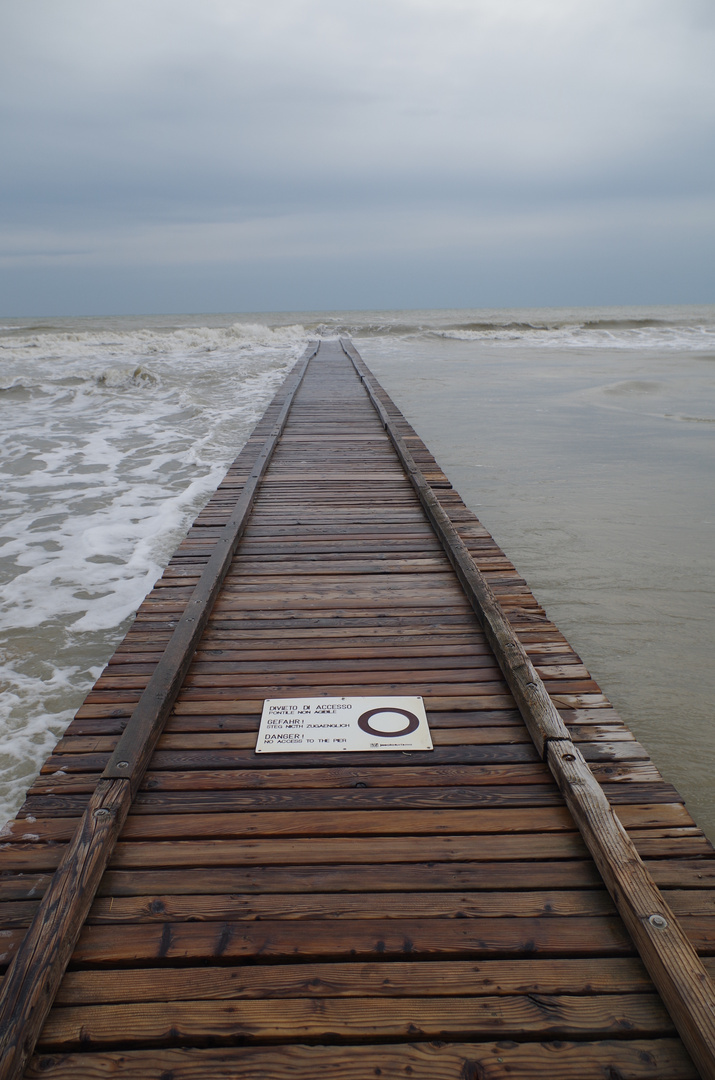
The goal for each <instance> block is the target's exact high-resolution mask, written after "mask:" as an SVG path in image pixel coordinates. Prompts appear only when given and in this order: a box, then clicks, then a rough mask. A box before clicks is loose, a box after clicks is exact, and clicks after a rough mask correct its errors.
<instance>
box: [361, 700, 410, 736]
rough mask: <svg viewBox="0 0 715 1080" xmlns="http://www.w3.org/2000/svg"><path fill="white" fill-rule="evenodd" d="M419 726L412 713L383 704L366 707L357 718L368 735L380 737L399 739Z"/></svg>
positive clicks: (362, 729)
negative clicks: (371, 707) (374, 707)
mask: <svg viewBox="0 0 715 1080" xmlns="http://www.w3.org/2000/svg"><path fill="white" fill-rule="evenodd" d="M405 720H406V721H407V723H405ZM419 726H420V722H419V719H418V718H417V717H416V716H415V714H414V713H412V712H409V711H408V710H407V709H392V708H390V707H389V706H385V705H383V706H381V707H380V708H379V709H368V711H367V712H364V713H363V714H362V716H361V717H360V718H359V719H358V727H359V728H360V730H361V731H365V732H367V734H368V735H377V736H378V737H379V738H381V739H399V738H401V737H402V736H403V735H411V734H412V732H413V731H416V730H417V728H418V727H419Z"/></svg>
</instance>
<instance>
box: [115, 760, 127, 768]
mask: <svg viewBox="0 0 715 1080" xmlns="http://www.w3.org/2000/svg"><path fill="white" fill-rule="evenodd" d="M117 768H118V769H128V768H129V762H128V761H118V762H117Z"/></svg>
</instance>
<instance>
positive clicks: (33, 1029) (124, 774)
mask: <svg viewBox="0 0 715 1080" xmlns="http://www.w3.org/2000/svg"><path fill="white" fill-rule="evenodd" d="M319 347H320V345H319V343H315V344H313V345H311V346H309V347H308V349H307V350H306V352H305V353H304V355H303V356H302V357H301V359H300V360H299V361H298V363H297V364H296V366H295V367H294V368H293V371H292V372H291V374H290V375H289V376H288V379H287V380H286V383H285V384H284V388H285V394H284V400H283V405H282V408H281V411H280V413H279V415H278V418H277V419H276V422H275V424H274V425H273V427H272V429H271V432H270V434H269V435H268V437H267V438H266V440H265V442H264V443H263V446H262V447H261V450H260V452H259V454H258V456H257V458H256V461H255V463H254V465H253V468H252V469H251V473H250V476H249V477H248V479H247V481H246V483H245V485H244V487H243V490H242V492H241V495H240V497H239V498H238V500H237V502H236V506H235V508H234V510H233V512H232V514H231V517H230V519H229V521H228V522H227V524H226V525H225V527H224V530H223V533H222V534H221V536H220V537H219V538H218V540H217V543H216V547H215V551H214V553H213V554H212V555H211V556H210V558H209V559H208V561H207V563H206V565H205V567H204V569H203V570H202V573H201V576H200V578H199V581H198V583H197V585H196V587H195V589H194V591H193V593H192V595H191V598H190V599H189V602H188V604H187V605H186V609H185V610H184V612H183V614H182V616H181V618H180V619H179V621H178V623H177V626H176V629H175V630H174V632H173V634H172V636H171V638H170V640H169V643H168V644H167V647H166V650H165V651H164V654H163V655H162V657H161V659H160V660H159V662H158V664H157V665H156V668H155V670H154V673H153V675H152V677H151V679H150V680H149V683H148V685H147V687H146V689H145V690H144V692H143V693H142V696H141V698H140V699H139V702H138V704H137V706H136V708H135V709H134V711H133V713H132V716H131V718H130V720H129V722H128V724H127V726H126V729H125V731H124V734H123V735H122V737H121V738H120V740H119V743H118V744H117V747H116V750H115V752H114V753H113V754H112V757H111V758H110V760H109V762H108V764H107V767H106V769H105V770H104V772H103V774H102V777H101V778H100V781H99V784H98V785H97V788H96V789H95V791H94V793H93V795H92V797H91V799H90V801H89V804H88V806H87V809H86V810H85V812H84V815H83V817H82V819H81V821H80V823H79V825H78V827H77V830H76V832H75V834H74V836H73V838H72V840H71V841H70V843H69V844H68V846H67V849H66V851H65V853H64V856H63V858H62V861H61V862H60V865H59V867H58V868H57V870H56V871H55V874H54V875H53V878H52V881H51V882H50V885H49V887H48V889H47V892H46V893H45V895H44V897H43V899H42V901H41V903H40V906H39V908H38V910H37V913H36V914H35V917H34V919H33V921H32V924H31V925H30V928H29V930H28V932H27V934H26V935H25V938H24V940H23V942H22V945H21V946H20V948H19V949H18V951H17V954H16V955H15V957H14V959H13V962H12V964H11V965H10V968H9V969H8V972H7V975H6V977H5V980H4V982H3V988H2V999H1V1000H0V1080H15V1078H17V1077H19V1076H21V1075H22V1073H23V1071H24V1068H25V1065H26V1063H27V1060H28V1058H29V1057H30V1055H31V1054H32V1052H33V1050H34V1047H35V1043H36V1042H37V1039H38V1037H39V1035H40V1031H41V1030H42V1026H43V1024H44V1022H45V1019H46V1017H47V1014H48V1012H49V1010H50V1008H51V1006H52V1002H53V1000H54V998H55V994H56V993H57V989H58V987H59V984H60V981H61V979H62V976H63V974H64V972H65V969H66V967H67V964H68V963H69V960H70V957H71V955H72V952H73V950H74V947H75V944H76V942H77V938H78V936H79V932H80V930H81V928H82V924H83V923H84V921H85V919H86V917H87V913H88V911H89V908H90V906H91V904H92V901H93V899H94V895H95V893H96V891H97V888H98V886H99V882H100V879H101V877H102V874H103V873H104V870H105V868H106V866H107V864H108V862H109V859H110V857H111V854H112V851H113V849H114V845H115V843H116V841H117V838H118V836H119V833H120V832H121V829H122V826H123V825H124V822H125V820H126V817H127V814H128V813H129V809H130V807H131V804H132V800H133V798H134V796H135V794H136V792H137V789H138V788H139V785H140V784H141V782H142V779H143V777H144V773H145V772H146V769H147V767H148V765H149V761H150V759H151V755H152V753H153V751H154V747H155V746H156V743H157V740H158V738H159V736H160V734H161V732H162V729H163V727H164V725H165V723H166V720H167V718H168V716H169V713H170V712H171V709H172V706H173V704H174V701H175V700H176V697H177V694H178V692H179V690H180V688H181V684H182V682H183V680H184V677H185V675H186V672H187V671H188V669H189V666H190V664H191V660H192V657H193V655H194V652H195V650H196V646H197V645H198V642H199V640H200V638H201V635H202V634H203V631H204V629H205V627H206V624H207V622H208V620H209V616H210V614H211V609H212V607H213V604H214V601H215V600H216V597H217V595H218V593H219V590H220V588H221V585H222V584H223V581H224V578H225V577H226V574H227V573H228V570H229V567H230V565H231V560H232V558H233V555H234V552H235V550H236V547H237V546H238V543H239V541H240V539H241V536H242V535H243V532H244V530H245V528H246V523H247V521H248V518H249V516H250V513H251V509H252V507H253V503H254V501H255V498H256V494H257V492H258V487H259V485H260V482H261V479H262V478H263V476H264V474H265V472H266V469H267V468H268V464H269V462H270V459H271V456H272V454H273V451H274V450H275V447H276V445H277V443H278V440H279V439H280V437H281V434H282V432H283V429H284V427H285V425H286V422H287V420H288V415H289V413H290V409H291V406H292V404H293V401H294V398H295V395H296V393H297V392H298V389H299V387H300V384H301V382H302V381H303V376H304V375H305V372H306V370H307V367H308V364H309V362H310V360H311V359H312V357H313V356H315V354H316V352H317V351H318V349H319Z"/></svg>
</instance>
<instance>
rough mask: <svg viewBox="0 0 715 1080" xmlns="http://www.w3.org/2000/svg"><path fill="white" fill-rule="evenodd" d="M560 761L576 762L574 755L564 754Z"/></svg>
mask: <svg viewBox="0 0 715 1080" xmlns="http://www.w3.org/2000/svg"><path fill="white" fill-rule="evenodd" d="M562 760H563V761H575V760H576V755H575V754H564V755H563V757H562Z"/></svg>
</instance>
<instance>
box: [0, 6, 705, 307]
mask: <svg viewBox="0 0 715 1080" xmlns="http://www.w3.org/2000/svg"><path fill="white" fill-rule="evenodd" d="M3 18H4V21H5V29H4V33H3V35H2V40H3V42H4V44H2V45H0V50H1V52H0V60H1V61H2V64H1V68H0V84H1V88H2V95H1V97H2V101H4V102H5V104H4V106H3V107H2V110H1V112H0V117H1V119H2V125H3V136H2V139H3V145H4V150H5V155H6V161H7V164H6V168H5V170H4V177H3V180H2V187H3V196H4V197H3V202H4V206H5V211H4V215H5V221H6V223H7V245H8V247H7V248H6V250H8V249H9V248H11V249H12V251H13V253H14V254H13V257H12V262H13V265H15V266H17V265H18V262H17V260H18V259H19V260H20V264H22V258H23V255H22V252H23V248H22V243H20V245H19V247H18V238H19V237H22V236H25V237H26V238H27V244H28V247H27V250H26V265H27V266H28V267H30V266H32V265H36V260H37V259H38V258H41V257H42V249H43V244H44V247H45V248H46V252H45V254H46V260H47V264H48V265H50V264H53V263H54V261H55V258H56V256H55V255H54V254H53V252H56V251H59V250H63V251H81V252H84V253H88V252H91V253H93V254H92V259H96V260H99V261H98V262H97V266H98V268H99V269H101V267H104V268H105V269H106V272H107V274H108V275H109V274H110V271H111V269H112V267H113V266H117V267H121V266H124V265H126V261H127V259H129V260H131V259H134V260H135V267H136V271H137V273H139V274H141V273H142V272H143V268H144V269H145V268H146V267H147V266H148V265H149V262H151V264H152V265H155V263H156V252H157V251H159V252H161V251H164V252H165V258H166V259H167V266H168V265H171V264H172V263H173V262H174V261H175V260H179V262H180V263H181V264H182V265H184V266H187V267H190V266H191V261H192V259H195V260H197V261H196V265H197V266H199V265H202V266H203V265H206V264H207V263H210V262H211V261H212V250H213V251H214V252H215V258H214V262H215V265H216V266H222V265H226V264H227V263H230V262H231V260H232V258H233V259H234V260H235V261H236V265H239V264H241V265H242V260H244V261H245V259H247V258H260V259H261V260H262V261H264V262H265V261H266V260H267V261H269V262H270V261H271V260H273V261H274V264H275V266H276V267H278V265H279V263H280V261H281V260H285V259H288V258H293V257H294V256H293V254H292V253H293V250H294V246H295V244H297V243H300V242H304V243H305V244H306V245H307V247H308V248H310V246H311V240H310V237H311V233H310V229H309V228H305V229H303V230H302V231H301V230H300V229H299V230H298V232H297V233H296V232H295V228H294V226H295V222H297V221H302V222H304V223H305V222H313V223H314V225H313V228H314V229H317V233H315V232H314V234H313V235H314V237H315V236H317V237H318V239H316V240H315V243H314V245H313V248H314V251H315V253H316V257H317V253H318V252H319V251H320V250H323V251H324V252H325V251H328V250H331V251H332V246H333V245H334V243H335V242H336V241H337V240H338V239H339V238H341V242H342V244H343V250H344V251H345V254H346V257H349V256H350V253H351V251H353V252H354V253H355V254H356V255H359V257H360V259H362V260H363V261H365V260H368V261H369V258H370V251H372V253H373V257H374V258H375V259H378V261H379V259H382V258H383V247H382V246H381V244H380V243H378V240H379V238H380V237H384V236H389V237H390V239H391V242H392V243H393V244H394V245H395V250H394V257H395V259H396V260H398V261H399V259H400V258H401V257H402V256H403V255H404V256H406V255H407V253H408V252H409V253H410V257H413V256H414V252H415V251H419V250H422V251H423V252H424V253H425V254H424V258H425V260H429V257H430V255H429V253H430V252H433V251H434V236H435V235H437V234H439V229H440V227H441V228H442V230H443V232H442V249H443V250H444V251H445V252H448V251H449V250H453V251H454V253H455V257H457V255H459V258H460V259H461V257H462V255H461V254H460V253H461V252H463V250H464V249H465V247H468V246H469V244H470V243H472V244H474V245H475V252H476V251H478V250H479V245H480V244H481V243H483V234H482V233H481V232H479V229H482V225H481V224H480V225H479V228H478V229H477V233H478V234H479V236H482V240H479V239H478V238H477V233H475V232H474V229H475V226H474V223H475V222H480V223H488V224H489V227H490V230H491V231H490V236H491V235H494V236H496V237H497V240H496V241H495V242H496V243H498V242H499V241H498V238H499V236H501V243H502V246H503V252H504V257H505V258H507V257H508V254H509V252H512V253H514V254H513V258H514V260H515V261H514V290H515V292H514V297H513V303H521V302H522V297H521V295H520V294H519V265H518V254H517V253H518V251H519V250H520V246H519V242H518V235H517V237H516V239H515V238H514V235H513V234H512V232H511V231H510V229H511V228H512V226H511V225H509V224H508V223H510V222H511V223H517V225H516V228H517V234H518V232H519V230H521V235H522V240H523V244H526V245H527V246H528V244H529V243H530V241H529V239H528V238H529V235H530V230H531V231H532V232H533V230H536V231H537V232H538V230H539V228H541V225H540V224H539V223H540V222H541V223H543V222H544V221H548V222H550V223H551V224H550V226H549V229H548V230H547V235H546V238H545V240H544V243H546V244H547V245H548V244H549V236H550V238H551V239H550V244H551V247H550V248H549V249H548V250H549V251H550V252H551V256H553V259H552V262H553V267H552V269H551V271H550V273H551V274H552V279H553V288H554V298H553V299H554V302H560V297H559V294H558V290H559V288H562V287H563V284H564V282H565V281H566V280H567V279H568V278H569V276H570V274H571V271H568V272H566V271H565V272H564V275H561V276H560V275H559V273H558V252H559V250H562V248H563V244H564V243H567V244H568V242H567V241H566V240H564V237H569V236H570V237H571V238H572V241H571V247H569V254H568V259H569V260H570V259H572V258H577V257H578V251H577V245H581V247H582V258H583V259H584V260H587V259H588V258H589V250H590V249H589V245H590V244H592V243H594V242H595V241H593V240H589V236H591V234H592V230H591V229H590V223H592V222H594V221H604V222H611V221H615V220H616V219H618V220H621V218H622V208H623V207H624V206H628V207H630V210H629V211H628V213H629V214H631V220H632V222H633V228H632V229H630V234H633V233H634V231H635V233H637V234H638V235H639V236H641V237H647V236H648V235H649V233H648V230H649V229H651V228H655V227H656V226H655V225H654V224H650V225H649V224H647V223H648V222H649V221H652V214H650V211H649V209H648V208H649V207H651V206H653V205H656V204H657V206H658V207H659V211H658V214H659V225H660V228H661V229H664V235H665V234H667V235H668V236H669V238H670V242H671V243H672V244H673V245H674V248H673V250H674V253H675V254H676V255H677V258H676V259H675V261H676V262H677V261H678V258H680V257H681V255H684V253H685V251H686V250H687V248H688V245H691V244H692V243H693V240H692V232H693V226H692V224H687V225H686V224H685V223H684V221H685V219H684V216H683V214H684V211H683V206H684V204H687V203H688V200H691V205H692V207H693V213H694V214H695V215H696V220H700V222H701V228H702V229H704V230H705V231H706V232H708V230H711V229H712V228H713V224H712V220H711V216H710V215H709V213H708V212H706V211H705V210H703V206H709V203H708V202H707V199H705V202H703V199H704V197H705V195H707V193H708V192H709V191H712V179H713V172H714V169H713V165H714V155H713V151H712V130H713V126H714V124H715V93H714V91H715V85H714V84H715V72H714V68H715V65H712V62H711V59H712V55H713V38H714V37H715V25H714V23H713V19H712V17H711V12H710V9H709V7H708V5H706V4H703V3H701V2H700V0H683V2H681V3H679V4H678V5H674V4H672V3H671V2H668V0H619V2H616V0H602V3H601V4H599V5H584V4H583V3H581V2H580V0H578V2H577V0H528V2H527V0H481V2H480V0H469V2H467V0H440V2H439V3H437V2H433V0H379V2H378V0H330V2H327V0H272V3H271V4H264V5H259V4H257V3H255V2H251V3H247V2H245V0H243V2H241V0H238V2H237V0H203V2H202V3H201V4H198V5H197V4H195V3H194V2H193V0H192V2H188V0H174V2H173V3H168V2H164V0H143V2H142V3H139V2H138V0H125V2H123V3H118V2H116V0H64V2H63V4H62V5H58V4H57V3H56V0H26V2H25V3H23V4H22V5H16V6H15V7H14V8H12V9H6V11H5V14H4V16H3ZM609 203H610V204H611V205H610V209H609ZM698 214H700V215H701V217H700V218H699V219H697V215H698ZM579 216H580V217H581V219H582V223H583V224H582V227H581V228H577V227H576V226H575V224H574V222H576V221H578V220H579ZM685 216H686V217H687V216H688V215H687V214H686V215H685ZM691 217H692V215H691ZM391 220H395V221H397V222H399V223H401V224H400V227H399V228H395V229H392V230H390V229H388V230H387V231H385V228H384V222H386V221H388V222H389V221H391ZM626 220H628V215H626ZM690 220H691V219H690V217H688V222H690ZM460 221H461V222H462V227H461V230H460V227H459V224H458V223H459V222H460ZM252 222H253V223H256V222H260V228H259V229H258V231H256V226H255V224H254V225H251V223H252ZM316 222H318V223H319V224H317V225H316V224H315V223H316ZM406 222H409V223H411V224H410V225H409V227H408V225H407V224H405V223H406ZM447 222H452V223H454V222H456V223H457V225H455V226H453V225H451V224H450V225H449V226H448V225H447ZM559 222H561V225H559ZM371 223H372V225H371ZM440 223H442V224H441V226H440ZM671 226H672V227H671ZM251 229H253V232H250V230H251ZM242 230H243V231H242ZM247 230H248V231H249V232H250V235H251V236H252V237H253V239H252V240H251V243H250V244H248V245H247V244H246V243H245V242H244V241H239V240H238V239H235V254H234V255H232V254H231V252H232V248H231V243H230V241H227V240H226V237H227V236H228V237H234V238H236V237H238V236H244V237H245V236H246V235H247V234H248V233H247ZM261 230H262V231H261ZM500 230H501V232H500ZM142 233H143V234H144V236H145V238H146V237H154V240H155V241H156V237H157V236H158V235H159V234H161V235H162V236H163V237H164V241H162V242H161V243H158V246H157V244H156V243H155V244H153V245H152V244H147V243H144V244H142V243H141V242H140V241H141V235H142ZM606 233H607V234H608V236H609V237H610V238H611V240H610V242H611V244H612V245H613V259H614V261H617V260H618V250H619V240H618V235H619V230H618V229H611V227H610V226H606ZM135 234H136V241H135V242H133V243H131V244H128V243H127V237H128V236H129V235H131V236H134V235H135ZM621 234H622V235H623V236H624V237H625V236H626V235H627V234H629V229H628V228H627V227H626V228H621ZM708 235H711V233H710V232H708ZM30 237H31V238H32V239H31V240H30ZM303 237H304V240H301V238H303ZM371 237H373V238H374V239H373V240H370V238H371ZM361 238H362V240H361ZM470 238H471V239H470ZM362 241H365V243H367V248H365V243H362ZM625 242H626V241H625V240H622V241H621V244H623V243H625ZM490 243H491V241H490ZM361 244H362V246H361ZM370 244H372V246H370ZM212 245H213V248H212ZM321 245H327V246H323V247H321ZM148 252H153V254H151V255H150V254H148ZM551 256H550V257H551ZM82 257H86V256H82ZM331 257H332V256H331ZM147 260H148V261H147ZM567 261H568V260H567ZM564 265H565V264H564ZM48 272H49V271H48ZM217 272H218V271H217ZM376 272H377V273H378V277H379V267H377V268H376ZM421 273H423V274H424V276H425V277H427V278H428V277H429V265H428V261H427V262H425V266H424V268H423V270H422V271H421ZM651 274H652V275H653V282H654V288H655V287H656V283H657V281H658V280H660V281H661V285H659V286H658V287H659V288H662V289H663V290H667V288H668V281H669V280H670V279H669V276H668V275H669V272H668V270H667V268H665V267H663V269H662V271H661V272H660V278H658V273H657V269H656V268H655V267H654V268H653V269H652V270H651ZM107 280H109V277H108V279H107ZM279 280H281V275H280V274H277V276H276V281H277V282H278V281H279ZM385 287H386V288H388V287H389V283H388V282H387V280H386V282H385ZM440 287H441V286H440ZM277 288H278V286H277ZM281 288H283V286H281ZM623 288H624V289H625V290H626V292H624V295H623V298H622V299H623V302H627V301H628V293H627V288H628V282H627V280H624V281H623ZM278 291H279V292H280V289H278ZM328 291H329V290H328ZM662 298H663V299H664V300H665V299H668V298H669V297H668V296H667V295H665V293H664V295H663V297H662ZM703 298H704V297H703V296H701V295H699V296H697V297H694V299H703ZM585 299H586V301H587V300H588V298H585ZM33 302H34V303H35V304H40V308H41V298H40V297H35V298H34V299H33ZM346 302H348V303H349V301H346V299H343V300H342V304H343V305H344V304H345V303H346ZM504 302H509V301H508V300H505V301H504ZM391 303H392V299H391V298H390V296H387V295H386V297H385V303H384V304H383V305H382V306H389V305H390V304H391ZM263 306H264V307H266V306H267V307H283V306H289V307H290V306H295V305H294V304H292V303H291V301H290V296H287V297H286V296H284V295H283V294H282V293H281V295H280V296H279V295H276V297H275V299H273V300H270V299H268V298H267V301H266V303H264V305H263Z"/></svg>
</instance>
